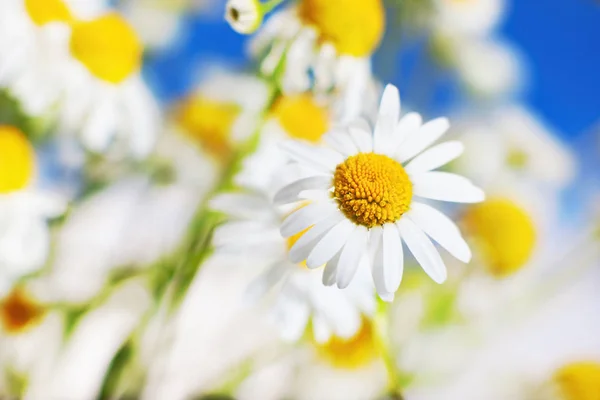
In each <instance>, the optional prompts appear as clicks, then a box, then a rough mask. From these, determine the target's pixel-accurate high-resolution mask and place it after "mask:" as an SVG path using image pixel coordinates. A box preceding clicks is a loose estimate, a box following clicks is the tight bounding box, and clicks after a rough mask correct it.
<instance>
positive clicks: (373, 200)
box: [333, 153, 412, 228]
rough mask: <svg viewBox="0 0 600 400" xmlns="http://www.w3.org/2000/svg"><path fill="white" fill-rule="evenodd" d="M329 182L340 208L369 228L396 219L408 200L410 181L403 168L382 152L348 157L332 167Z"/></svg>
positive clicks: (404, 208)
mask: <svg viewBox="0 0 600 400" xmlns="http://www.w3.org/2000/svg"><path fill="white" fill-rule="evenodd" d="M333 185H334V197H335V198H336V199H337V201H338V203H339V206H340V210H342V212H343V213H344V214H345V215H346V217H348V218H349V219H351V220H352V221H353V222H355V223H357V224H360V225H364V226H366V227H369V228H372V227H373V226H376V225H383V224H385V223H388V222H395V221H397V220H398V219H400V217H401V216H402V214H404V213H405V212H406V211H408V208H409V206H410V202H411V200H412V183H411V181H410V179H409V177H408V175H407V173H406V171H405V170H404V168H403V167H402V165H401V164H400V163H399V162H397V161H395V160H393V159H391V158H390V157H388V156H385V155H382V154H375V153H360V154H357V155H355V156H351V157H349V158H348V159H346V161H344V162H343V163H341V164H339V165H338V166H337V167H336V169H335V174H334V176H333Z"/></svg>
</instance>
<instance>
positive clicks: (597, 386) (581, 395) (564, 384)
mask: <svg viewBox="0 0 600 400" xmlns="http://www.w3.org/2000/svg"><path fill="white" fill-rule="evenodd" d="M554 382H555V384H556V386H557V389H558V392H559V393H560V398H561V399H564V400H598V399H600V363H597V362H592V361H587V362H586V361H584V362H577V363H572V364H569V365H566V366H564V367H563V368H561V369H559V370H558V371H557V372H556V374H555V376H554Z"/></svg>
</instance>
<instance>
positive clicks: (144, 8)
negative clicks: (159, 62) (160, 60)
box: [118, 0, 190, 49]
mask: <svg viewBox="0 0 600 400" xmlns="http://www.w3.org/2000/svg"><path fill="white" fill-rule="evenodd" d="M188 3H190V1H189V0H141V1H140V0H133V1H131V0H126V1H121V2H119V4H118V7H119V11H120V12H122V13H123V15H124V16H125V17H126V18H127V20H128V21H129V22H130V23H131V24H132V25H133V27H134V28H135V31H136V32H137V33H138V34H139V36H140V39H141V40H142V42H143V43H144V46H145V47H146V48H149V49H154V48H164V47H166V46H168V45H169V44H171V43H172V42H173V40H174V39H175V37H176V35H177V33H178V29H179V25H180V23H179V22H180V17H181V16H182V15H183V14H184V13H185V12H186V9H187V8H188V6H189V4H188Z"/></svg>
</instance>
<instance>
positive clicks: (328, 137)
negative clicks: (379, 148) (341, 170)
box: [323, 129, 358, 157]
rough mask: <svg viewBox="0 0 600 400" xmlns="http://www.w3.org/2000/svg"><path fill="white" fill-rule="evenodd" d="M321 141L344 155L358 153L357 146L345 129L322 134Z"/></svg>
mask: <svg viewBox="0 0 600 400" xmlns="http://www.w3.org/2000/svg"><path fill="white" fill-rule="evenodd" d="M323 141H324V142H325V143H327V144H328V145H329V146H331V147H332V148H333V149H335V150H336V151H338V152H340V153H341V154H342V155H344V156H345V157H349V156H352V155H354V154H356V153H358V147H356V145H355V144H354V142H353V141H352V139H351V137H350V133H349V132H348V130H347V129H344V130H341V131H337V130H336V131H333V132H329V133H327V134H325V135H324V136H323Z"/></svg>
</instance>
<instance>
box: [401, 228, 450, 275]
mask: <svg viewBox="0 0 600 400" xmlns="http://www.w3.org/2000/svg"><path fill="white" fill-rule="evenodd" d="M397 225H398V229H400V235H401V236H402V239H403V240H404V242H405V243H406V245H407V246H408V249H409V250H410V252H411V253H412V254H413V256H415V259H416V260H417V262H418V263H419V264H420V265H421V267H422V268H423V270H424V271H425V272H426V273H427V275H429V276H430V277H431V279H433V280H434V281H435V282H437V283H442V282H444V281H445V280H446V277H447V271H446V266H445V265H444V262H443V261H442V258H441V257H440V253H438V251H437V250H436V248H435V246H434V245H433V243H431V240H429V238H428V237H427V235H425V233H424V232H423V231H422V230H421V229H419V227H417V226H416V225H415V223H414V222H412V221H411V220H410V219H409V218H401V219H400V221H398V223H397Z"/></svg>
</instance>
